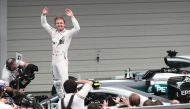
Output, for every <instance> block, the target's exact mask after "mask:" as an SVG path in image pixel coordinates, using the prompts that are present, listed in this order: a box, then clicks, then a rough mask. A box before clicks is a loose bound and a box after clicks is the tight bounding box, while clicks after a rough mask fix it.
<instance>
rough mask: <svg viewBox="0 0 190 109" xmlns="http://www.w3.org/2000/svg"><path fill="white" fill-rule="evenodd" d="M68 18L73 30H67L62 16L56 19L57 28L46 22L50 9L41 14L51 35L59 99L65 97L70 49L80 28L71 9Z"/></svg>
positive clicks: (55, 80) (53, 68) (42, 21)
mask: <svg viewBox="0 0 190 109" xmlns="http://www.w3.org/2000/svg"><path fill="white" fill-rule="evenodd" d="M65 13H66V15H67V16H69V17H70V18H71V21H72V23H73V26H74V27H73V28H72V29H71V30H66V29H65V20H64V18H63V17H61V16H57V17H55V19H54V23H55V28H53V27H51V26H50V25H49V24H48V23H47V20H46V16H47V15H48V8H47V7H45V8H44V9H43V10H42V14H41V25H42V27H43V28H44V29H45V30H46V31H47V32H48V33H49V34H50V36H51V40H52V72H53V77H54V86H55V88H56V91H57V94H58V96H59V97H61V98H62V97H63V92H64V91H63V86H62V84H63V83H64V81H65V80H68V56H67V55H68V49H69V45H70V42H71V39H72V36H74V35H76V34H77V33H78V32H79V30H80V26H79V24H78V21H77V20H76V19H75V17H74V14H73V12H72V11H71V10H70V9H68V8H67V9H65Z"/></svg>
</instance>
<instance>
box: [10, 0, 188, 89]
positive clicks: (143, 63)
mask: <svg viewBox="0 0 190 109" xmlns="http://www.w3.org/2000/svg"><path fill="white" fill-rule="evenodd" d="M44 6H47V7H48V8H49V15H48V18H47V19H48V22H49V23H50V24H51V25H52V26H53V18H54V17H55V16H56V15H64V17H65V18H66V21H67V27H68V28H71V27H72V25H71V22H70V19H68V18H67V17H66V16H65V14H64V9H65V8H66V7H68V8H71V9H72V10H73V12H74V13H75V16H76V18H77V20H78V21H79V23H80V26H81V30H80V34H78V36H77V37H75V38H73V39H72V42H71V46H70V49H69V60H70V63H69V72H70V75H76V74H80V76H81V78H82V79H85V78H99V77H110V76H114V75H118V74H123V73H124V70H125V69H127V68H131V69H132V70H147V69H155V68H161V67H165V64H164V61H163V57H164V56H166V51H167V50H176V51H178V52H179V54H181V55H182V54H183V55H188V54H190V43H189V42H190V36H189V35H190V1H189V0H167V1H166V0H78V1H76V0H27V1H26V0H16V1H15V0H9V1H8V56H9V57H12V56H15V52H21V53H22V54H23V55H24V59H25V60H26V61H28V62H31V63H34V64H37V65H38V66H39V70H40V71H39V72H38V73H37V74H36V78H35V80H34V81H33V82H32V84H31V85H30V87H29V88H31V87H32V88H33V89H32V90H34V91H40V90H50V89H51V87H50V85H51V84H52V75H51V71H50V64H51V43H50V36H49V35H48V33H47V32H45V31H44V30H43V29H42V27H41V25H40V13H41V9H42V8H43V7H44ZM97 53H99V56H100V62H99V63H97V62H96V56H97ZM30 90H31V89H30Z"/></svg>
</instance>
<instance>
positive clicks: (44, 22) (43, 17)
mask: <svg viewBox="0 0 190 109" xmlns="http://www.w3.org/2000/svg"><path fill="white" fill-rule="evenodd" d="M47 15H48V8H47V7H44V9H43V10H42V14H41V25H42V27H43V28H44V29H45V30H46V31H47V32H48V33H50V34H51V31H52V27H51V26H50V25H49V24H48V22H47V19H46V16H47Z"/></svg>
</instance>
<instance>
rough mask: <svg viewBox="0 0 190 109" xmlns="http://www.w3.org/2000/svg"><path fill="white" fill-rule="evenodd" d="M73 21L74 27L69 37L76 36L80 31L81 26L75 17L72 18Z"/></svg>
mask: <svg viewBox="0 0 190 109" xmlns="http://www.w3.org/2000/svg"><path fill="white" fill-rule="evenodd" d="M71 21H72V23H73V26H74V27H73V28H72V29H71V30H70V33H69V34H70V35H69V37H72V36H73V35H76V34H77V33H78V32H79V30H80V25H79V23H78V21H77V20H76V18H75V17H74V16H72V17H71Z"/></svg>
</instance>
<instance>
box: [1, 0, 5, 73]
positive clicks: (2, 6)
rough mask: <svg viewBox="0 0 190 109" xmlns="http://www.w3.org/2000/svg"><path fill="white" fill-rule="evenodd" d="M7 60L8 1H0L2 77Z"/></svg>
mask: <svg viewBox="0 0 190 109" xmlns="http://www.w3.org/2000/svg"><path fill="white" fill-rule="evenodd" d="M6 58H7V0H0V75H1V71H2V69H3V66H4V65H5V61H6Z"/></svg>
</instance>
